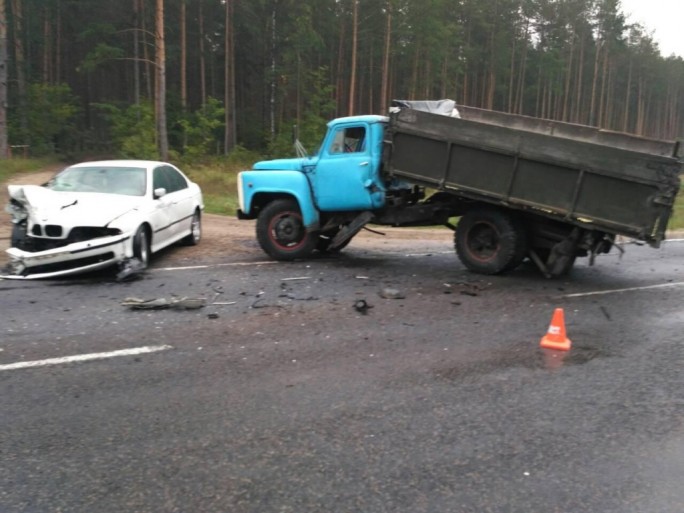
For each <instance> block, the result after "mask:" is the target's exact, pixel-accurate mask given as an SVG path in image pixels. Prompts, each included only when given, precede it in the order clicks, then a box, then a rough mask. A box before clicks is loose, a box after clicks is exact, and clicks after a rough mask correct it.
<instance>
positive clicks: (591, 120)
mask: <svg viewBox="0 0 684 513" xmlns="http://www.w3.org/2000/svg"><path fill="white" fill-rule="evenodd" d="M602 47H603V43H602V42H601V41H598V42H597V44H596V56H595V58H594V75H593V77H592V79H591V104H590V106H589V115H588V124H589V125H592V126H596V121H597V119H598V116H597V115H596V103H597V102H596V100H597V98H596V94H597V92H596V90H597V87H596V86H597V84H598V75H599V61H600V58H601V48H602Z"/></svg>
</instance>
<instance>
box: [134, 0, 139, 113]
mask: <svg viewBox="0 0 684 513" xmlns="http://www.w3.org/2000/svg"><path fill="white" fill-rule="evenodd" d="M133 24H134V26H135V30H133V102H134V103H135V105H136V106H137V105H140V41H139V39H140V32H139V25H140V9H139V8H138V0H133Z"/></svg>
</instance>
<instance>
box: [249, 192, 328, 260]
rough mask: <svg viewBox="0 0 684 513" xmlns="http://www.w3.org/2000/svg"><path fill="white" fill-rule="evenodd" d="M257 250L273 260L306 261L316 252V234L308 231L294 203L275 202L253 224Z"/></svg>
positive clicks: (288, 200)
mask: <svg viewBox="0 0 684 513" xmlns="http://www.w3.org/2000/svg"><path fill="white" fill-rule="evenodd" d="M256 235H257V241H258V242H259V246H261V249H263V250H264V252H266V253H267V254H268V255H269V256H271V257H272V258H274V259H276V260H285V261H287V260H295V259H298V258H306V257H308V256H309V255H310V254H311V253H312V252H313V250H314V249H315V248H316V243H317V242H318V232H310V231H308V230H307V229H306V228H305V226H304V222H303V219H302V213H301V211H300V210H299V205H298V204H297V202H296V201H294V200H290V199H278V200H275V201H272V202H271V203H269V204H268V205H266V207H264V209H263V210H262V211H261V212H260V213H259V217H258V218H257V223H256Z"/></svg>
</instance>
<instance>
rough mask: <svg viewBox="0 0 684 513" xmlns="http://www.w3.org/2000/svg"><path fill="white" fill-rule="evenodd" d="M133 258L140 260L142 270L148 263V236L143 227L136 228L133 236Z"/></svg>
mask: <svg viewBox="0 0 684 513" xmlns="http://www.w3.org/2000/svg"><path fill="white" fill-rule="evenodd" d="M133 256H134V257H135V258H137V259H138V260H140V264H141V265H142V268H143V269H146V268H147V266H148V265H149V263H150V236H149V234H148V232H147V229H146V228H145V227H144V226H141V227H140V228H138V230H137V231H136V232H135V235H134V236H133Z"/></svg>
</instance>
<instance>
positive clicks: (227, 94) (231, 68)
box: [223, 0, 236, 155]
mask: <svg viewBox="0 0 684 513" xmlns="http://www.w3.org/2000/svg"><path fill="white" fill-rule="evenodd" d="M225 14H226V18H225V21H226V29H225V42H224V50H225V54H226V61H225V68H224V69H225V74H224V87H225V91H224V98H225V100H224V104H225V117H226V119H225V124H226V128H225V139H224V142H223V148H224V153H225V154H226V155H228V153H230V152H231V151H232V150H233V148H235V144H236V136H235V48H234V42H235V39H234V35H233V1H232V0H226V12H225Z"/></svg>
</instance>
